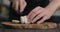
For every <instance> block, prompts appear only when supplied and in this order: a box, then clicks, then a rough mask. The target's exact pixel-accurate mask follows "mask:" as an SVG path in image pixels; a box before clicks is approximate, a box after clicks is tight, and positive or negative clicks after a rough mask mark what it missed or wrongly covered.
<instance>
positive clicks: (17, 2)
mask: <svg viewBox="0 0 60 32" xmlns="http://www.w3.org/2000/svg"><path fill="white" fill-rule="evenodd" d="M26 5H27V3H26V1H25V0H14V1H13V8H14V9H15V10H16V11H18V10H19V11H20V12H23V11H24V8H25V7H26ZM19 8H20V9H19Z"/></svg>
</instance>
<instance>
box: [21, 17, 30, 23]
mask: <svg viewBox="0 0 60 32" xmlns="http://www.w3.org/2000/svg"><path fill="white" fill-rule="evenodd" d="M21 23H25V24H29V23H30V22H28V18H27V16H21Z"/></svg>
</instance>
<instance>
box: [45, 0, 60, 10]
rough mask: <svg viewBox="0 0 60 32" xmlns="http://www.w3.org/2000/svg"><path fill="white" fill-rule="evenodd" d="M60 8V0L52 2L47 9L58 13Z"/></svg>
mask: <svg viewBox="0 0 60 32" xmlns="http://www.w3.org/2000/svg"><path fill="white" fill-rule="evenodd" d="M59 7H60V0H52V1H51V3H50V4H49V5H48V6H47V7H46V9H48V10H51V11H56V9H57V8H59Z"/></svg>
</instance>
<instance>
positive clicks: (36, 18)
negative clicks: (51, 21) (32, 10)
mask: <svg viewBox="0 0 60 32" xmlns="http://www.w3.org/2000/svg"><path fill="white" fill-rule="evenodd" d="M41 17H44V13H41V14H39V15H37V16H36V17H35V18H34V19H33V21H32V23H34V22H36V21H37V20H38V19H40V18H41Z"/></svg>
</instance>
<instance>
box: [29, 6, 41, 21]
mask: <svg viewBox="0 0 60 32" xmlns="http://www.w3.org/2000/svg"><path fill="white" fill-rule="evenodd" d="M40 9H42V8H40V7H39V6H38V7H36V8H35V9H33V10H32V11H31V12H30V13H29V15H28V18H29V21H30V22H31V21H32V20H33V19H34V17H35V16H37V15H38V14H40V13H41V12H42V11H40Z"/></svg>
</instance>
